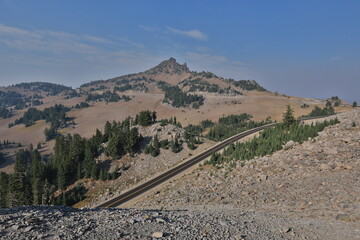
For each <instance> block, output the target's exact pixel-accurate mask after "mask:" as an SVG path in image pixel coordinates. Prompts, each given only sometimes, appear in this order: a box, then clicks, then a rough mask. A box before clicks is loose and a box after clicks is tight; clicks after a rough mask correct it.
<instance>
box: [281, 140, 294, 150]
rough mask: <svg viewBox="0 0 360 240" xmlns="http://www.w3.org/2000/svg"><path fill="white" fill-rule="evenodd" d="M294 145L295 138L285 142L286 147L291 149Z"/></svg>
mask: <svg viewBox="0 0 360 240" xmlns="http://www.w3.org/2000/svg"><path fill="white" fill-rule="evenodd" d="M294 146H295V142H294V141H293V140H290V141H288V142H287V143H285V145H284V149H290V148H293V147H294Z"/></svg>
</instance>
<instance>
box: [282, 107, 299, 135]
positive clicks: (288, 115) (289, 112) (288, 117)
mask: <svg viewBox="0 0 360 240" xmlns="http://www.w3.org/2000/svg"><path fill="white" fill-rule="evenodd" d="M293 113H294V110H293V109H291V107H290V105H287V108H286V111H285V112H284V113H283V127H284V128H285V129H286V130H288V129H289V128H290V126H291V125H292V124H293V123H295V122H296V120H295V117H294V115H293Z"/></svg>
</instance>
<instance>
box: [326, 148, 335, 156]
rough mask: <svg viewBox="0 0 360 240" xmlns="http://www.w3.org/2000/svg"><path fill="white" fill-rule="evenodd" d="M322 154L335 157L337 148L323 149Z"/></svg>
mask: <svg viewBox="0 0 360 240" xmlns="http://www.w3.org/2000/svg"><path fill="white" fill-rule="evenodd" d="M324 153H325V154H326V155H337V154H338V150H337V148H326V149H324Z"/></svg>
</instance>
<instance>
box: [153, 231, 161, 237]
mask: <svg viewBox="0 0 360 240" xmlns="http://www.w3.org/2000/svg"><path fill="white" fill-rule="evenodd" d="M152 236H153V237H154V238H162V237H164V233H163V232H154V233H153V234H152Z"/></svg>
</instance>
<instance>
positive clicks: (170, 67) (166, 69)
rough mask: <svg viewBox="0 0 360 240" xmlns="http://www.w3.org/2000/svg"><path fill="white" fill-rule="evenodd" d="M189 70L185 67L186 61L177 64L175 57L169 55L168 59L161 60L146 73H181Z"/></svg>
mask: <svg viewBox="0 0 360 240" xmlns="http://www.w3.org/2000/svg"><path fill="white" fill-rule="evenodd" d="M189 72H190V70H189V68H188V67H187V65H186V63H184V64H179V63H178V62H177V61H176V59H175V58H173V57H171V58H170V59H169V60H165V61H162V62H161V63H160V64H159V65H157V66H156V67H154V68H151V69H149V70H148V71H146V73H149V74H157V73H167V74H181V73H189Z"/></svg>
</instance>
